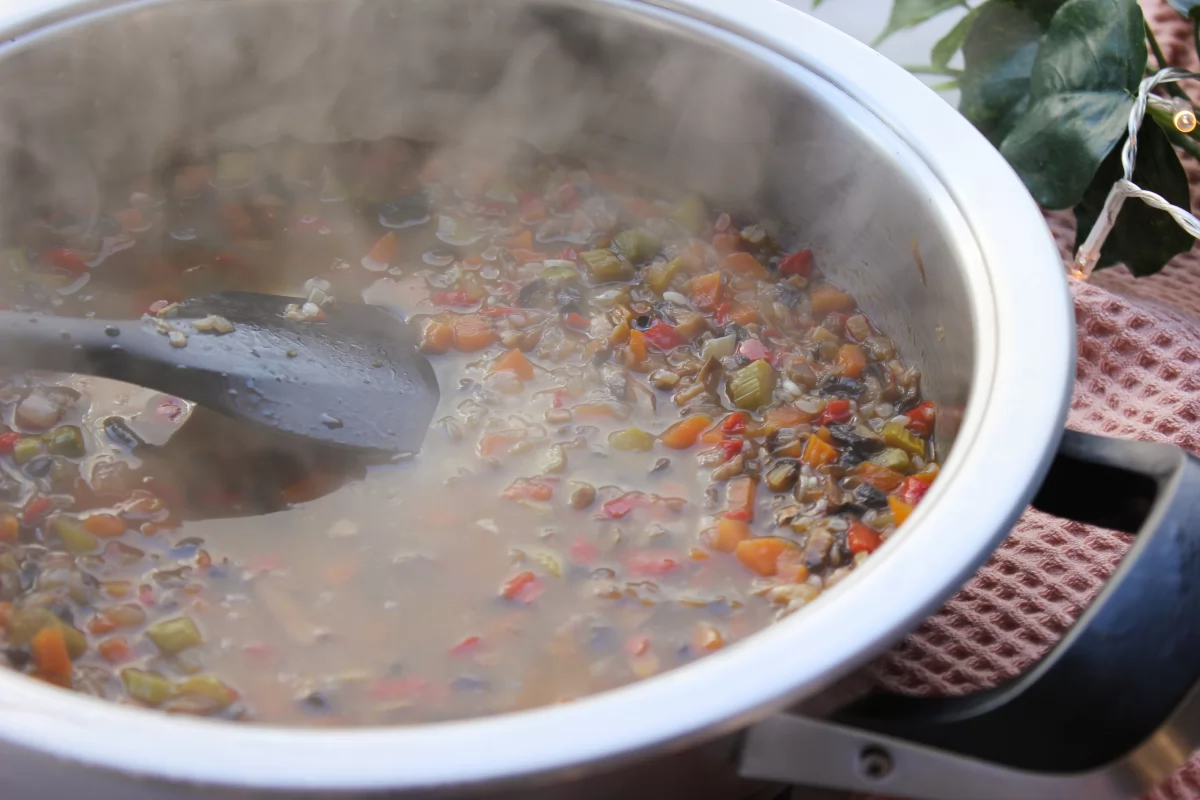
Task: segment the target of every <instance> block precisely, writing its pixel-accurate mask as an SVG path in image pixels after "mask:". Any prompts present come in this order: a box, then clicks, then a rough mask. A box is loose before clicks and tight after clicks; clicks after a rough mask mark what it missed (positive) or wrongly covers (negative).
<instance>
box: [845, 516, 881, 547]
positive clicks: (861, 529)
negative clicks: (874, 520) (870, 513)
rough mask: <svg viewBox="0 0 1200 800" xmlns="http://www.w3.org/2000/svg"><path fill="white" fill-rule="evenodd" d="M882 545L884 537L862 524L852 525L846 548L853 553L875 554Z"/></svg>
mask: <svg viewBox="0 0 1200 800" xmlns="http://www.w3.org/2000/svg"><path fill="white" fill-rule="evenodd" d="M881 544H883V537H881V536H880V535H879V534H878V533H876V532H875V531H873V530H871V529H870V528H868V527H867V526H866V525H863V524H862V523H861V522H855V523H852V524H851V525H850V531H849V532H848V533H847V534H846V546H847V547H849V548H850V552H851V553H855V554H857V553H874V552H875V551H876V550H877V549H878V548H879V545H881Z"/></svg>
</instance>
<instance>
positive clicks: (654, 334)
mask: <svg viewBox="0 0 1200 800" xmlns="http://www.w3.org/2000/svg"><path fill="white" fill-rule="evenodd" d="M642 336H644V337H645V338H646V341H647V342H649V343H650V344H652V345H654V346H655V347H657V348H658V349H659V350H662V351H667V350H674V349H675V348H676V347H679V345H681V344H683V343H684V338H683V337H682V336H680V335H679V331H677V330H675V328H674V327H673V326H671V325H668V324H667V323H665V322H663V321H662V320H661V319H656V320H654V324H653V325H651V326H650V327H649V328H647V329H646V330H644V331H642Z"/></svg>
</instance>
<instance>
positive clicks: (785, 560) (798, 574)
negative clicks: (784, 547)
mask: <svg viewBox="0 0 1200 800" xmlns="http://www.w3.org/2000/svg"><path fill="white" fill-rule="evenodd" d="M775 576H776V577H777V578H780V579H782V580H784V581H787V582H788V583H804V581H806V580H808V567H807V566H806V565H805V563H804V552H803V551H802V550H800V549H796V550H789V551H788V552H786V553H784V554H783V555H781V556H780V557H779V559H778V560H777V561H776V562H775Z"/></svg>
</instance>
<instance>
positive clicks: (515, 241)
mask: <svg viewBox="0 0 1200 800" xmlns="http://www.w3.org/2000/svg"><path fill="white" fill-rule="evenodd" d="M504 246H505V247H507V248H509V249H510V250H532V249H533V231H530V230H529V229H526V230H523V231H521V232H520V233H519V234H517V235H516V236H514V237H513V238H511V239H509V240H508V241H507V242H505V243H504Z"/></svg>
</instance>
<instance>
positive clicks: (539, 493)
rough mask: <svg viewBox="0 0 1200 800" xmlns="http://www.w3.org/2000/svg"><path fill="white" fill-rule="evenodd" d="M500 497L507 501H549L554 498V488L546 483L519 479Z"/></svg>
mask: <svg viewBox="0 0 1200 800" xmlns="http://www.w3.org/2000/svg"><path fill="white" fill-rule="evenodd" d="M500 496H501V497H503V498H505V499H506V500H539V501H542V500H549V499H550V498H551V497H553V496H554V486H553V485H551V484H549V483H546V482H545V481H538V480H530V479H528V478H517V479H516V480H515V481H513V482H512V484H511V485H510V486H509V487H508V488H507V489H505V490H504V491H503V492H501V494H500Z"/></svg>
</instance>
